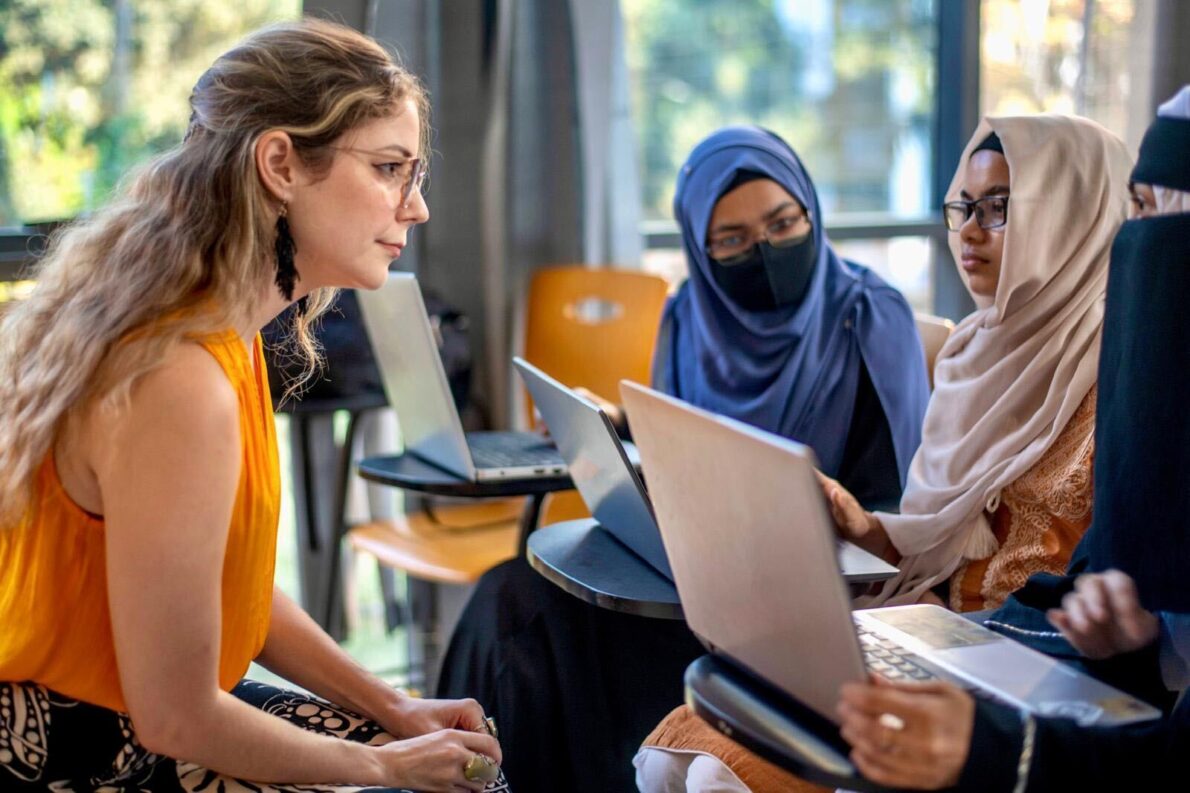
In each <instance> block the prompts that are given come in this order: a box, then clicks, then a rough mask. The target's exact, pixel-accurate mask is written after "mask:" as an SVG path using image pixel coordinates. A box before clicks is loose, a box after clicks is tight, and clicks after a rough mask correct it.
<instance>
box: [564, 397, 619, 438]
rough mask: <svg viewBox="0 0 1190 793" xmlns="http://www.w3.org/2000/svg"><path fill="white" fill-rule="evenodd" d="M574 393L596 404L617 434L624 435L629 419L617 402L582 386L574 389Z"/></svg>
mask: <svg viewBox="0 0 1190 793" xmlns="http://www.w3.org/2000/svg"><path fill="white" fill-rule="evenodd" d="M574 393H576V394H578V395H579V396H581V397H582V398H583V399H587V400H590V401H591V402H594V403H595V405H596V406H597V407H598V408H599V409H600V410H602V411H603V412H604V413H606V414H607V417H608V419H610V420H611V423H612V426H613V427H615V428H616V432H621V433H622V432H623V430H624V428H625V427H627V426H628V419H627V417H626V416H625V415H624V408H622V407H620V406H619V405H617V404H616V403H615V402H611V401H609V400H607V399H604V398H603V397H601V396H599V394H596V393H595V392H594V391H592V390H591V389H589V388H583V387H582V386H579V387H578V388H576V389H574Z"/></svg>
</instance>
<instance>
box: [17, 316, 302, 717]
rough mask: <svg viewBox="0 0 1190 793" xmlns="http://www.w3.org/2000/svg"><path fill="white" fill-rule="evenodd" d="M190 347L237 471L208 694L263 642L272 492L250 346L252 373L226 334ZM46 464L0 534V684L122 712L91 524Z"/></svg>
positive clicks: (267, 406) (49, 461) (100, 559)
mask: <svg viewBox="0 0 1190 793" xmlns="http://www.w3.org/2000/svg"><path fill="white" fill-rule="evenodd" d="M201 344H202V346H203V347H204V348H205V349H206V350H207V351H208V352H209V353H210V354H211V355H212V356H213V357H214V358H215V360H216V361H218V362H219V365H220V366H221V367H222V368H223V371H224V372H225V373H226V374H227V378H228V379H229V380H230V381H231V383H232V385H233V386H234V387H235V389H236V393H237V394H238V396H239V417H240V439H241V443H242V449H243V458H242V459H243V464H242V467H241V470H240V481H239V485H238V488H237V491H236V500H235V507H234V510H233V512H232V518H231V526H230V531H229V533H228V538H227V550H226V552H225V555H224V560H223V632H222V641H221V643H220V651H219V685H220V687H221V688H222V689H223V690H225V691H230V690H231V689H232V687H233V686H235V684H236V683H237V682H239V680H240V679H241V678H242V677H243V676H244V673H245V672H247V670H248V664H249V662H250V661H252V659H253V658H255V657H256V656H257V654H259V653H260V650H261V648H263V647H264V640H265V635H266V634H267V633H268V628H269V616H270V612H271V609H272V602H273V565H274V562H275V557H276V548H277V519H278V516H279V510H280V504H281V482H280V474H279V469H278V463H277V438H276V434H275V429H274V426H273V409H272V403H271V401H270V397H269V389H268V382H267V380H266V379H265V376H264V372H265V369H264V357H263V353H262V349H261V341H260V338H259V337H257V339H256V342H255V343H254V345H253V357H254V358H255V369H254V368H253V362H252V360H250V358H249V356H248V351H247V350H246V349H245V348H244V345H243V343H242V342H241V341H240V339H239V337H238V336H236V334H235V333H234V332H231V331H229V332H227V333H225V334H220V335H218V336H213V337H209V338H205V339H203V340H202V341H201ZM53 457H54V456H53V453H52V452H51V453H50V454H49V455H47V456H46V460H45V462H44V463H43V464H42V466H41V468H40V470H39V471H38V473H37V476H36V480H35V492H34V497H33V503H32V505H31V506H30V508H29V510H28V511H27V512H26V514H25V516H24V518H22V520H21V522H20V523H19V524H17V525H16V526H15V527H12V526H9V527H0V680H3V681H9V682H24V681H31V682H34V683H39V684H41V685H43V686H46V687H47V688H49V689H51V690H53V691H56V692H58V693H60V694H64V695H66V696H68V697H72V698H74V699H79V700H82V701H84V702H90V703H93V704H95V705H100V706H102V707H105V708H110V709H112V710H118V711H127V707H126V706H125V704H124V694H123V691H122V690H121V688H120V678H119V674H118V672H117V667H116V654H115V648H114V646H113V640H112V628H111V618H110V615H109V612H108V601H107V565H106V551H105V548H104V523H103V519H102V518H99V517H96V516H94V515H91V514H90V513H87V512H85V511H83V510H82V509H81V508H80V507H79V506H78V505H77V504H75V503H74V502H73V501H72V500H71V499H70V497H69V496H68V495H67V494H66V491H65V490H64V489H63V488H62V483H61V481H60V480H59V478H58V472H57V469H56V467H55V465H54V459H53Z"/></svg>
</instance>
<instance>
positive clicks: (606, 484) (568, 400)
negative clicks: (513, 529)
mask: <svg viewBox="0 0 1190 793" xmlns="http://www.w3.org/2000/svg"><path fill="white" fill-rule="evenodd" d="M513 365H514V366H515V367H516V369H517V371H518V372H519V373H520V375H521V378H522V379H523V380H524V381H525V385H526V386H527V387H528V389H529V393H530V394H532V396H533V403H534V404H535V405H537V409H538V410H539V411H541V416H542V418H543V419H545V424H546V426H547V427H549V428H550V434H551V435H552V436H553V438H554V441H555V442H556V443H557V444H558V450H559V451H560V452H561V453H562V457H563V459H565V460H566V463H567V466H568V467H569V469H570V477H571V479H572V480H573V481H574V485H575V487H576V488H578V491H579V494H580V495H581V496H582V497H583V501H584V502H585V503H586V505H587V508H588V509H589V510H591V514H592V515H594V516H595V519H596V520H597V521H599V525H600V526H602V527H603V528H604V529H606V530H607V531H608V532H609V533H611V534H612V535H613V536H614V537H616V539H618V540H620V542H622V543H624V544H625V545H627V546H628V547H629V548H631V549H632V550H633V551H634V552H635V553H636V554H637V555H638V556H640V557H641V558H643V559H644V560H645V561H646V562H648V563H649V565H650V566H652V567H653V568H654V569H655V570H657V572H659V573H661V574H662V575H663V576H665V577H666V578H668V579H669V580H670V581H673V580H674V575H673V570H672V569H671V568H670V564H669V558H668V557H667V556H666V553H665V545H664V544H663V542H662V537H661V531H660V529H658V528H657V521H656V519H655V517H654V515H653V505H652V503H651V502H650V500H649V495H648V492H647V491H646V489H645V485H644V483H643V482H642V481H641V478H640V477H639V476H638V475H637V473H636V464H637V463H638V462H639V454H638V452H637V451H636V447H635V446H633V445H632V444H625V443H622V442H621V441H620V438H619V436H618V435H617V434H616V430H615V427H614V426H613V425H612V422H611V419H610V418H608V416H607V414H606V413H604V412H603V410H602V409H601V408H600V407H599V406H598V405H596V404H594V403H593V402H591V401H590V400H588V399H584V398H583V397H581V396H579V395H578V394H576V393H575V392H574V391H572V390H571V389H569V388H567V387H566V386H564V385H562V384H561V383H559V382H558V381H557V380H555V379H554V378H552V377H550V376H549V375H547V374H546V373H545V372H543V371H541V370H540V369H538V368H537V367H535V366H533V365H532V364H531V363H529V362H528V361H526V360H524V359H523V358H515V359H514V360H513ZM837 556H838V562H839V567H840V569H841V570H842V572H843V575H844V576H845V578H846V579H847V581H849V582H851V583H864V582H870V581H882V580H884V579H886V578H890V577H891V576H894V575H896V572H897V568H895V567H893V566H892V565H890V564H888V563H886V562H885V561H884V560H882V559H879V558H877V557H875V556H873V555H872V554H870V553H868V552H867V551H864V550H862V549H860V548H858V547H856V546H855V545H852V544H851V543H849V542H840V543H838V544H837Z"/></svg>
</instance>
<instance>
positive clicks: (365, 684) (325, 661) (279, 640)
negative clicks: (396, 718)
mask: <svg viewBox="0 0 1190 793" xmlns="http://www.w3.org/2000/svg"><path fill="white" fill-rule="evenodd" d="M256 660H257V662H258V663H259V664H260V665H261V666H263V667H265V668H266V669H268V670H269V671H271V672H273V673H274V674H276V675H280V676H281V677H283V678H285V679H286V680H288V681H290V682H291V683H294V684H296V685H298V686H301V687H302V688H304V689H306V690H307V691H310V692H311V693H313V694H316V695H318V696H320V697H322V698H324V699H327V700H330V701H331V702H334V703H335V704H337V705H342V706H343V707H346V708H349V709H350V710H354V711H356V712H357V713H360V714H361V715H363V716H367V717H369V718H371V719H372V720H374V721H377V722H380V723H381V725H383V726H387V725H391V724H392V722H393V713H394V711H395V709H396V707H397V704H398V703H399V702H400V700H401V699H402V698H403V697H404V696H405V695H404V694H402V693H400V692H399V691H397V690H396V689H394V688H392V687H391V686H389V685H387V684H386V683H384V681H382V680H380V679H379V678H378V677H376V676H375V675H373V674H371V673H370V672H368V671H367V670H366V669H364V668H363V667H362V666H360V665H359V664H358V663H356V661H355V660H354V659H353V658H352V657H351V656H350V655H348V654H347V653H346V652H344V651H343V649H342V648H341V647H339V645H338V644H336V643H335V641H334V640H333V639H332V638H331V637H330V636H328V635H327V633H326V631H324V630H322V628H320V627H319V626H318V624H317V623H316V622H314V620H313V619H311V617H310V615H309V614H307V613H306V612H305V611H304V610H302V608H301V607H300V606H299V605H297V604H296V603H294V602H293V601H292V600H291V599H290V598H289V597H287V596H286V595H285V594H284V593H282V592H281V591H280V590H279V589H274V591H273V613H272V617H271V620H270V623H269V633H268V638H267V639H266V640H265V645H264V649H263V650H262V651H261V653H260V656H259V657H258V658H257V659H256ZM397 737H402V736H397Z"/></svg>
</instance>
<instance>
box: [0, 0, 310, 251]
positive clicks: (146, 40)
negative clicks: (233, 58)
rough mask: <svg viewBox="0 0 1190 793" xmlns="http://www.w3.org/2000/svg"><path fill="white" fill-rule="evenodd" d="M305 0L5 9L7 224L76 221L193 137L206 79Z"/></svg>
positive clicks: (95, 0)
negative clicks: (197, 86) (195, 99)
mask: <svg viewBox="0 0 1190 793" xmlns="http://www.w3.org/2000/svg"><path fill="white" fill-rule="evenodd" d="M300 10H301V0H3V2H0V227H5V226H20V225H22V224H27V223H35V222H42V221H48V220H60V219H65V218H70V217H74V216H75V215H78V214H79V213H82V212H87V211H88V210H91V209H94V208H95V207H96V206H99V205H100V204H102V203H103V201H104V200H105V198H106V197H107V196H108V195H109V194H110V192H111V189H112V187H113V186H114V184H115V183H116V181H117V180H118V179H119V178H120V177H121V176H122V175H123V174H124V173H125V172H126V171H127V170H128V169H129V168H130V167H131V166H132V165H134V164H136V163H137V162H140V161H142V160H144V159H146V158H147V157H149V156H151V155H152V154H153V153H156V152H159V151H162V150H164V149H166V148H168V147H170V146H173V145H174V144H176V143H177V142H178V141H179V140H181V136H182V133H183V132H184V131H185V129H186V124H187V121H188V118H189V115H190V113H189V108H188V105H187V98H188V97H189V95H190V89H191V87H192V86H193V85H194V82H195V81H196V80H197V79H198V77H199V75H201V74H202V72H203V70H204V69H205V68H206V67H207V66H208V65H209V64H210V63H211V61H213V60H214V59H215V58H216V57H217V56H218V55H219V54H220V53H221V52H223V51H224V50H226V49H227V48H228V47H229V46H230V45H231V44H232V43H234V42H235V41H236V40H237V39H238V38H240V37H241V36H243V35H244V34H245V33H247V32H248V31H250V30H252V29H254V28H256V27H259V26H260V25H262V24H264V23H266V22H269V21H275V20H279V19H287V18H296V17H297V16H298V15H299V13H300Z"/></svg>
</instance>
